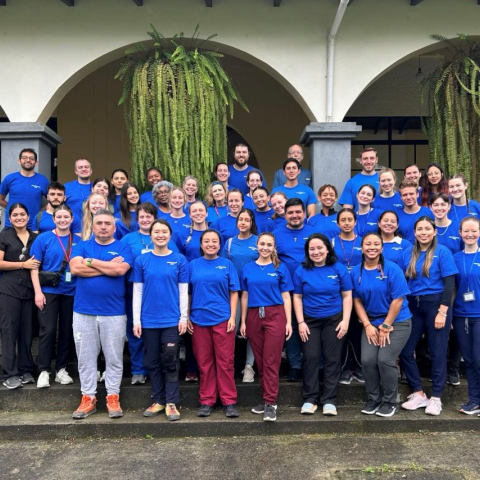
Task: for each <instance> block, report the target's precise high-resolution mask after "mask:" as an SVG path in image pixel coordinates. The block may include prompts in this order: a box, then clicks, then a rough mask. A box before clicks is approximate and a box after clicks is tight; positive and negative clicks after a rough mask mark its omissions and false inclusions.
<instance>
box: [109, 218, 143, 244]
mask: <svg viewBox="0 0 480 480" xmlns="http://www.w3.org/2000/svg"><path fill="white" fill-rule="evenodd" d="M130 215H131V219H130V228H128V227H127V226H126V225H125V223H123V221H122V218H121V215H120V212H117V213H116V214H115V228H116V230H115V235H114V236H115V238H116V239H117V240H121V239H122V238H123V237H124V236H125V235H128V234H129V233H131V232H136V231H137V230H138V223H137V212H130Z"/></svg>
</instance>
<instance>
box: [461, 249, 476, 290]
mask: <svg viewBox="0 0 480 480" xmlns="http://www.w3.org/2000/svg"><path fill="white" fill-rule="evenodd" d="M478 250H480V249H479V248H477V251H476V252H475V256H474V257H473V261H472V264H471V265H470V270H469V271H468V275H467V267H466V265H465V255H466V253H465V250H464V251H463V272H464V273H465V278H466V279H467V292H470V284H469V283H468V282H469V280H470V274H471V273H472V267H473V264H474V263H475V259H476V258H477V253H478Z"/></svg>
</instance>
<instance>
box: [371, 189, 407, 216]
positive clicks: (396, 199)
mask: <svg viewBox="0 0 480 480" xmlns="http://www.w3.org/2000/svg"><path fill="white" fill-rule="evenodd" d="M372 207H373V208H375V209H376V210H380V212H386V211H387V210H393V211H394V212H396V211H397V209H402V210H403V202H402V197H401V196H400V193H398V192H395V193H394V194H393V197H382V196H381V195H377V196H376V197H375V198H374V199H373V203H372Z"/></svg>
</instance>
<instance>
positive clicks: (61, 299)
mask: <svg viewBox="0 0 480 480" xmlns="http://www.w3.org/2000/svg"><path fill="white" fill-rule="evenodd" d="M53 221H54V222H55V223H54V225H55V229H54V230H53V231H49V232H44V233H41V234H40V235H39V236H38V237H37V238H36V239H35V241H34V242H33V245H32V248H31V250H30V253H31V255H33V256H34V257H35V258H36V259H37V260H38V261H39V262H41V266H40V270H41V271H42V270H43V271H47V272H55V273H58V274H59V278H58V280H57V282H58V283H56V284H55V285H53V284H52V283H51V282H48V283H41V282H42V278H41V277H39V271H38V270H32V271H31V277H32V283H33V288H34V290H35V305H36V306H37V308H38V312H37V313H38V315H37V317H38V324H39V327H40V329H39V334H38V370H39V372H40V375H39V377H38V380H37V387H38V388H46V387H49V386H50V366H51V363H52V359H53V356H54V352H55V343H56V344H57V348H56V352H57V355H56V361H55V372H56V375H55V381H56V382H58V383H61V384H62V385H68V384H69V383H73V379H72V377H71V376H70V375H69V374H68V372H67V364H68V361H69V360H70V356H71V355H70V344H71V341H72V339H73V331H72V319H73V299H74V295H75V286H76V280H77V278H76V277H75V276H73V275H72V272H71V271H70V269H69V268H68V262H69V261H70V256H71V253H72V248H74V247H75V246H76V245H77V243H78V242H80V239H79V238H78V236H77V235H73V232H71V231H70V227H71V225H72V221H73V213H72V210H70V208H69V207H68V206H66V205H60V206H59V207H58V208H56V209H55V210H54V212H53ZM57 326H58V339H57Z"/></svg>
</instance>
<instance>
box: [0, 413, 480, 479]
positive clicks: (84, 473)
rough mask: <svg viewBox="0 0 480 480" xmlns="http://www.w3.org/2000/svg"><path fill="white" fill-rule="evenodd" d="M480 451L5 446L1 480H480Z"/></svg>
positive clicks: (205, 443)
mask: <svg viewBox="0 0 480 480" xmlns="http://www.w3.org/2000/svg"><path fill="white" fill-rule="evenodd" d="M479 421H480V420H479ZM478 445H479V435H478V433H472V432H464V433H422V432H419V433H416V434H398V435H393V434H392V435H369V436H355V435H291V436H268V437H264V436H258V437H238V438H236V437H230V438H180V439H159V438H145V439H141V440H139V439H125V438H124V439H118V440H102V439H93V438H92V439H89V440H82V441H68V442H62V441H58V442H33V441H32V442H3V443H0V465H1V469H0V478H8V479H33V478H42V479H43V478H45V479H47V478H48V479H49V480H55V479H62V480H63V479H68V480H75V479H80V478H82V479H86V478H91V479H95V478H111V479H115V478H117V479H154V478H162V479H168V480H177V479H182V480H187V479H195V480H197V479H200V480H203V479H216V480H223V479H232V480H244V479H262V480H263V479H276V480H280V479H281V480H284V479H285V480H288V479H313V478H319V479H332V480H333V479H337V480H360V479H366V480H368V479H372V480H376V479H384V478H388V479H400V478H402V479H403V478H404V479H408V480H433V479H435V480H459V479H463V480H477V479H479V478H480V462H479V461H478V459H479V453H478Z"/></svg>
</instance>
